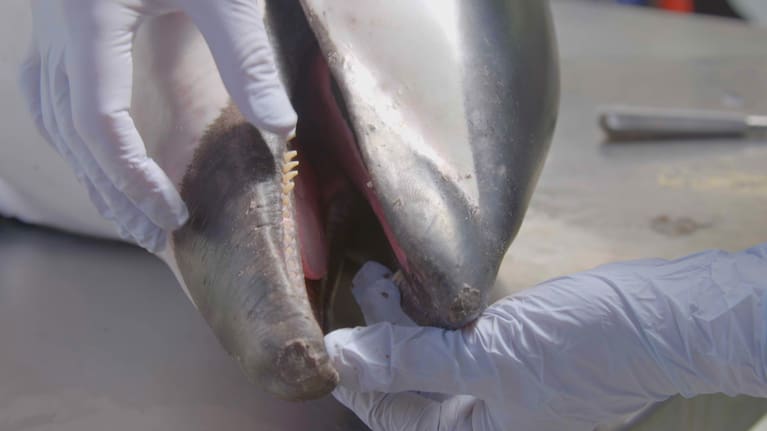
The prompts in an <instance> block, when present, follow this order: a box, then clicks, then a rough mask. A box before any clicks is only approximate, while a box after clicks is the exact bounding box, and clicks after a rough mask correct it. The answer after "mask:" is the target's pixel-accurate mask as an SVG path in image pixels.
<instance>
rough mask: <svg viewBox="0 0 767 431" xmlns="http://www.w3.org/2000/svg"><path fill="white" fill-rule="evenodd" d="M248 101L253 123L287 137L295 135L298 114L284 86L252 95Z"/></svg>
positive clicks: (250, 119)
mask: <svg viewBox="0 0 767 431" xmlns="http://www.w3.org/2000/svg"><path fill="white" fill-rule="evenodd" d="M248 103H249V105H250V106H248V108H250V109H249V110H250V112H251V113H252V118H249V119H248V120H249V121H250V122H252V123H253V125H255V126H256V127H258V128H259V129H264V130H266V131H268V132H271V133H274V134H277V135H279V136H283V137H285V138H287V139H289V138H290V137H291V135H293V136H295V129H296V123H297V122H298V116H297V115H296V111H295V110H294V109H293V106H292V105H291V104H290V100H288V96H287V94H286V93H285V91H284V90H283V89H282V87H279V88H271V89H269V90H265V91H263V92H260V93H258V94H254V95H251V96H250V97H249V98H248Z"/></svg>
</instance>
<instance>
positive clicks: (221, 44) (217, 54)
mask: <svg viewBox="0 0 767 431" xmlns="http://www.w3.org/2000/svg"><path fill="white" fill-rule="evenodd" d="M181 4H183V5H184V10H185V12H186V13H187V14H188V15H189V16H190V17H191V18H192V20H193V21H194V23H195V25H197V27H198V28H199V29H200V32H201V33H202V35H203V37H204V38H205V40H206V42H207V43H208V46H209V47H210V50H211V53H212V54H213V58H214V59H215V61H216V65H217V66H218V70H219V72H220V74H221V78H222V79H223V81H224V85H225V86H226V89H227V90H228V91H229V94H230V95H231V97H232V99H233V100H234V103H235V104H236V105H237V107H238V108H239V109H240V111H241V112H242V114H243V115H244V116H245V118H247V119H248V121H249V122H250V123H252V124H253V125H254V126H256V127H258V128H260V129H264V130H266V131H269V132H271V133H274V134H277V135H280V136H282V137H288V136H289V135H290V134H291V133H293V132H294V131H295V128H296V121H297V118H296V113H295V111H294V110H293V107H292V105H291V104H290V100H289V99H288V95H287V92H286V91H285V88H284V86H283V84H282V82H281V81H280V78H279V75H278V73H277V68H276V66H275V59H274V53H273V52H272V48H271V45H270V44H269V39H268V36H267V33H266V29H265V27H264V22H263V16H262V11H261V10H260V9H259V6H263V1H255V0H248V1H243V0H217V1H204V0H202V1H201V0H183V1H182V2H181Z"/></svg>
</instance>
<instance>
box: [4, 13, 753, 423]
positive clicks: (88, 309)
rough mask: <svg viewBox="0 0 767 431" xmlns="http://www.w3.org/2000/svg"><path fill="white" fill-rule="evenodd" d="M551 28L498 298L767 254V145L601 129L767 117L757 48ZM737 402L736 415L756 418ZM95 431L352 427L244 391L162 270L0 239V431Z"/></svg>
mask: <svg viewBox="0 0 767 431" xmlns="http://www.w3.org/2000/svg"><path fill="white" fill-rule="evenodd" d="M554 15H555V20H556V23H557V26H558V34H559V38H560V43H561V54H562V61H561V64H562V95H563V97H562V110H561V116H560V122H559V128H558V131H557V134H556V137H555V142H554V144H553V147H552V151H551V154H550V158H549V160H548V162H547V165H546V168H545V170H544V173H543V176H542V178H541V182H540V186H539V188H538V190H537V192H536V195H535V197H534V199H533V201H532V204H531V208H530V211H529V214H528V217H527V219H526V221H525V224H524V226H523V228H522V230H521V232H520V235H519V237H518V239H517V240H516V241H515V243H514V244H513V245H512V248H511V252H510V254H509V256H508V258H507V260H506V261H505V262H504V266H503V268H502V270H501V274H500V277H499V282H498V289H497V295H498V296H500V295H504V294H507V293H509V292H510V291H514V290H519V289H522V288H525V287H528V286H530V285H532V284H534V283H537V282H540V281H542V280H545V279H547V278H549V277H553V276H556V275H561V274H564V273H568V272H573V271H578V270H582V269H586V268H588V267H592V266H595V265H598V264H600V263H604V262H607V261H611V260H616V259H628V258H636V257H648V256H663V257H673V256H679V255H682V254H686V253H690V252H694V251H697V250H700V249H703V248H709V247H720V248H726V249H739V248H744V247H747V246H749V245H752V244H755V243H757V242H761V241H767V223H766V222H765V215H767V142H757V141H749V142H744V141H707V142H701V141H697V142H686V143H678V142H676V143H672V142H658V143H642V144H638V143H637V144H621V145H613V144H604V143H602V142H601V135H600V133H599V131H598V130H597V128H596V123H595V108H596V106H597V105H598V104H601V103H608V102H623V103H633V104H643V105H655V106H667V107H689V108H719V109H735V108H737V109H744V110H748V111H753V112H763V113H764V112H767V44H766V43H765V41H767V30H756V29H751V28H747V27H744V26H742V25H739V24H736V23H729V22H723V21H718V20H714V19H703V18H691V17H681V16H672V15H661V14H659V13H649V12H645V11H641V12H640V11H638V10H635V9H621V8H617V7H603V6H599V7H597V6H593V5H585V4H580V3H573V2H565V1H562V2H555V4H554ZM736 401H737V400H736ZM674 402H675V403H682V406H681V407H678V408H677V407H674V408H666V410H671V414H670V416H668V417H670V419H668V418H667V419H664V418H663V417H662V416H655V417H654V418H655V420H661V421H663V423H666V424H673V426H672V427H671V428H669V429H684V426H687V427H690V426H695V424H694V422H690V421H689V420H687V421H685V420H683V419H679V418H678V417H677V419H679V420H678V421H677V422H674V419H673V414H674V412H680V411H682V412H694V411H700V409H698V410H696V407H695V406H696V405H697V404H694V403H695V402H697V401H693V402H692V403H693V404H689V403H688V404H684V403H683V402H681V401H674ZM706 402H709V401H706ZM711 402H713V403H717V402H718V401H717V400H716V399H714V400H713V401H711ZM745 402H747V403H751V404H748V405H746V406H745V407H743V409H741V410H730V411H731V412H732V411H738V412H740V413H742V412H743V411H745V412H746V413H743V414H746V415H751V416H748V418H751V417H752V416H753V417H756V416H758V414H759V411H758V409H759V408H760V406H762V404H760V403H759V402H757V401H754V400H746V401H745ZM706 405H708V404H706ZM739 405H740V406H744V404H742V403H741V404H739ZM661 410H663V409H661ZM660 413H663V412H662V411H661V412H660ZM740 413H739V414H740ZM677 416H679V415H678V414H677ZM658 418H660V419H658ZM651 419H652V418H651ZM749 420H750V419H749ZM746 422H748V421H746ZM708 423H709V425H713V422H711V421H709V422H708ZM726 423H731V422H726ZM104 429H108V430H117V431H119V430H126V431H127V430H130V431H134V430H137V429H141V430H153V429H157V430H167V431H173V430H184V431H189V430H212V429H226V430H233V431H236V430H272V429H286V430H348V429H352V430H353V429H362V426H361V425H360V423H359V422H357V421H356V420H355V419H354V418H353V417H351V415H349V414H348V413H346V412H344V410H343V409H342V408H341V407H340V406H339V405H338V404H336V403H335V402H334V401H333V400H332V399H325V400H322V401H318V402H312V403H304V404H290V403H284V402H278V401H275V400H272V399H270V398H269V397H268V396H266V395H265V394H263V393H261V392H259V391H258V390H256V389H254V388H253V387H252V386H251V385H249V384H247V383H246V382H244V381H243V379H242V375H241V374H240V372H239V370H238V369H237V366H236V365H235V363H234V361H232V360H231V359H229V358H228V357H227V356H226V354H225V353H224V352H223V351H222V349H221V348H220V347H219V346H218V344H217V342H216V340H215V339H214V337H213V336H212V334H211V332H210V330H209V329H208V328H207V326H206V324H205V322H204V321H203V320H202V318H201V317H200V316H198V315H197V313H196V312H195V311H194V309H193V307H192V305H191V304H190V303H189V301H188V300H187V299H186V298H185V297H184V295H183V293H182V292H181V290H180V289H179V288H178V287H177V286H176V283H175V282H174V280H173V277H172V276H171V274H170V272H169V271H168V270H167V269H166V268H165V267H164V266H163V265H162V264H161V263H160V262H159V261H158V260H156V259H155V258H153V257H151V256H149V255H147V254H145V253H144V252H142V251H140V250H138V249H135V248H132V247H129V246H125V245H120V244H115V243H109V242H103V241H95V240H89V239H84V238H77V237H71V236H67V235H64V234H60V233H56V232H52V231H48V230H45V229H38V228H32V227H27V226H22V225H19V224H16V223H13V222H9V221H0V430H2V431H19V430H41V431H42V430H46V431H47V430H56V431H69V430H72V431H75V430H76V431H91V430H94V431H95V430H104ZM655 429H658V428H657V427H656V428H655ZM698 429H700V428H698Z"/></svg>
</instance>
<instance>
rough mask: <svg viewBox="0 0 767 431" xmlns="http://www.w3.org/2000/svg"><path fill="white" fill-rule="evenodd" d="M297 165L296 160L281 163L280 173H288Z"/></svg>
mask: <svg viewBox="0 0 767 431" xmlns="http://www.w3.org/2000/svg"><path fill="white" fill-rule="evenodd" d="M297 167H298V161H297V160H293V161H292V162H287V163H285V164H284V165H282V173H288V172H290V171H292V170H293V169H295V168H297Z"/></svg>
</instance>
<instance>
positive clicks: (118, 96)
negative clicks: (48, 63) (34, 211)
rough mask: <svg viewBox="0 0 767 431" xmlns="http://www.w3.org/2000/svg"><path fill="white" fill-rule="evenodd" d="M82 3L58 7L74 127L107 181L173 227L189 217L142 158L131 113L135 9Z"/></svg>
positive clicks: (164, 179)
mask: <svg viewBox="0 0 767 431" xmlns="http://www.w3.org/2000/svg"><path fill="white" fill-rule="evenodd" d="M84 3H87V5H82V4H78V7H72V8H62V9H63V13H64V14H65V15H66V20H65V21H66V22H67V35H68V37H69V38H70V40H69V51H68V55H67V62H66V70H67V75H68V78H69V84H70V89H71V106H72V117H73V118H72V119H73V122H74V126H75V128H76V130H77V132H78V133H79V135H80V136H81V137H82V140H83V142H84V143H85V144H86V146H87V148H88V150H89V152H90V153H91V155H92V156H93V158H94V159H95V160H96V162H97V163H98V164H99V166H100V167H101V169H102V170H103V171H104V173H105V174H106V175H107V176H108V178H109V180H110V181H111V182H112V185H114V187H115V188H116V189H117V190H119V191H120V192H121V193H124V194H125V195H126V196H127V197H128V199H130V201H131V202H133V203H134V204H135V205H136V207H138V208H139V209H140V210H141V211H142V212H143V213H144V214H146V216H147V217H149V219H150V220H151V221H152V222H153V223H154V224H156V225H157V226H159V227H161V228H163V229H175V228H177V227H179V226H180V225H182V224H183V223H184V222H185V221H186V218H187V217H188V214H187V210H186V206H185V205H184V203H183V201H182V200H181V197H180V195H179V193H178V191H177V190H176V188H175V186H174V184H173V183H172V181H171V180H170V179H169V178H168V177H167V175H166V174H165V172H164V171H163V170H162V169H161V168H160V167H159V166H158V165H157V164H156V163H155V162H154V161H153V160H152V159H150V158H149V157H148V156H147V153H146V148H145V147H144V143H143V140H142V139H141V136H140V135H139V133H138V130H136V127H135V124H134V123H133V119H132V118H131V116H130V101H131V93H132V84H133V82H132V80H133V73H132V71H133V59H132V48H133V43H132V40H133V36H134V33H135V30H136V28H137V26H138V24H139V20H140V18H141V16H140V13H139V11H137V10H134V9H131V8H128V7H125V6H123V5H120V4H118V2H104V1H87V0H86V1H85V2H84ZM95 185H96V187H103V186H104V185H103V184H95ZM147 228H149V227H147Z"/></svg>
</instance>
